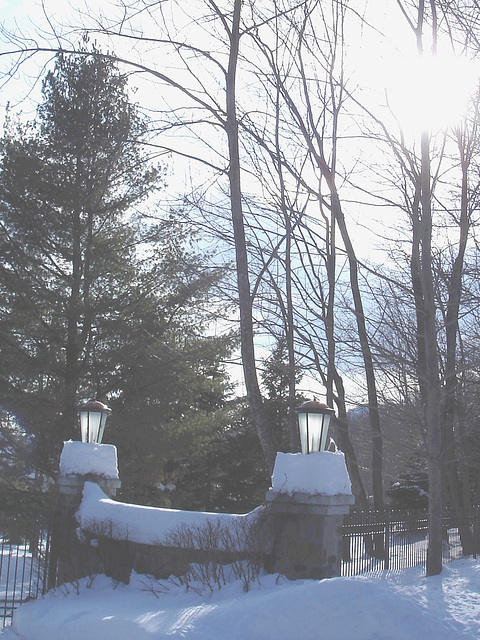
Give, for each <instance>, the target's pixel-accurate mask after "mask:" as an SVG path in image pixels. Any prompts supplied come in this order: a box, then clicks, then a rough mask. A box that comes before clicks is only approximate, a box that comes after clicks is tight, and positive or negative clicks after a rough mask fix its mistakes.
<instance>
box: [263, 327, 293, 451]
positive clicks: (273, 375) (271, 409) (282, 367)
mask: <svg viewBox="0 0 480 640" xmlns="http://www.w3.org/2000/svg"><path fill="white" fill-rule="evenodd" d="M295 377H296V379H295V383H296V385H298V384H299V382H300V380H301V377H302V372H301V370H300V368H299V367H297V368H296V371H295ZM261 378H262V385H263V388H264V389H265V395H266V397H265V400H264V404H265V411H266V412H267V415H268V417H269V419H270V421H271V423H272V424H273V425H274V426H275V431H276V433H277V437H278V442H279V448H280V450H281V451H285V452H288V451H291V449H290V433H289V425H288V411H289V406H288V404H289V403H288V350H287V341H286V338H285V336H280V338H278V339H277V341H276V343H275V345H274V347H273V349H272V352H271V354H270V355H269V356H268V357H267V358H265V360H264V361H263V368H262V371H261ZM301 402H303V398H301V397H300V396H298V397H297V398H296V401H295V405H299V404H301Z"/></svg>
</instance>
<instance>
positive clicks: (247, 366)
mask: <svg viewBox="0 0 480 640" xmlns="http://www.w3.org/2000/svg"><path fill="white" fill-rule="evenodd" d="M241 5H242V2H241V0H235V1H234V7H233V20H232V27H231V30H230V33H229V35H230V52H229V61H228V70H227V77H226V107H227V121H226V132H227V137H228V150H229V159H230V168H229V172H228V178H229V183H230V203H231V215H232V224H233V235H234V243H235V259H236V268H237V285H238V299H239V309H240V335H241V354H242V364H243V373H244V378H245V386H246V390H247V399H248V403H249V407H250V411H251V415H252V420H253V423H254V425H255V428H256V430H257V433H258V436H259V439H260V443H261V446H262V450H263V453H264V456H265V460H266V463H267V467H268V469H269V471H270V473H271V472H272V471H273V466H274V463H275V458H276V454H277V448H278V447H277V439H276V437H275V431H274V428H273V425H272V424H271V423H270V422H269V420H268V418H267V416H266V413H265V411H264V407H263V401H262V396H261V393H260V386H259V383H258V377H257V368H256V362H255V347H254V330H253V309H252V305H253V300H252V296H251V292H250V281H249V271H248V257H247V244H246V238H245V226H244V218H243V210H242V191H241V183H240V151H239V136H238V121H237V114H236V99H235V84H236V72H237V62H238V52H239V45H240V15H241Z"/></svg>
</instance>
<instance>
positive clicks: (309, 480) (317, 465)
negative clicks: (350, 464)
mask: <svg viewBox="0 0 480 640" xmlns="http://www.w3.org/2000/svg"><path fill="white" fill-rule="evenodd" d="M272 490H273V491H275V492H278V493H280V494H288V495H292V494H294V493H306V494H310V495H315V494H321V495H326V496H335V495H338V494H343V495H352V485H351V483H350V477H349V475H348V471H347V467H346V465H345V456H344V455H343V453H341V452H335V453H334V452H331V451H319V452H318V453H310V454H309V455H303V454H301V453H277V458H276V460H275V467H274V469H273V476H272Z"/></svg>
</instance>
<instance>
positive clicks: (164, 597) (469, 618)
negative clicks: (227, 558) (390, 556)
mask: <svg viewBox="0 0 480 640" xmlns="http://www.w3.org/2000/svg"><path fill="white" fill-rule="evenodd" d="M479 637H480V564H479V563H478V561H475V560H467V559H464V560H457V561H455V562H452V563H451V564H448V565H447V566H445V567H444V568H443V571H442V573H441V575H440V576H435V577H430V578H425V577H424V575H423V569H421V568H417V569H409V570H406V571H404V572H402V573H394V572H390V573H382V574H380V575H379V576H376V577H365V576H363V577H353V578H332V579H330V580H323V581H316V580H297V581H295V582H290V581H288V580H286V579H285V578H284V577H282V576H278V575H264V576H261V577H260V579H259V581H258V583H257V582H256V583H254V584H252V585H251V589H250V591H249V592H248V593H246V592H244V591H243V588H242V585H241V584H240V583H239V582H233V583H231V584H228V585H226V586H225V587H223V588H222V589H221V590H219V591H214V592H213V593H207V594H199V593H195V592H194V591H193V590H190V591H186V590H185V589H184V588H183V587H179V586H176V585H175V584H174V583H173V582H172V581H163V582H156V581H153V582H151V581H149V580H148V579H147V578H146V577H145V576H140V575H134V576H132V579H131V581H130V584H129V585H124V584H118V585H115V584H113V583H112V581H111V580H110V579H109V578H106V577H105V576H97V577H96V578H95V579H94V580H93V582H91V580H89V579H85V580H82V581H81V582H80V584H79V585H78V589H77V588H75V587H73V586H69V587H63V588H59V589H57V591H55V592H53V593H49V594H47V596H45V598H43V599H40V600H37V601H34V602H33V601H32V602H29V603H26V604H24V605H22V606H21V607H20V608H19V609H18V610H17V611H16V613H15V614H14V619H13V625H12V627H7V628H6V629H5V630H4V631H3V633H2V632H0V640H19V639H21V640H85V639H86V638H91V639H92V640H133V639H135V640H180V639H181V640H293V639H294V638H300V639H301V640H406V639H408V640H475V639H476V640H478V638H479Z"/></svg>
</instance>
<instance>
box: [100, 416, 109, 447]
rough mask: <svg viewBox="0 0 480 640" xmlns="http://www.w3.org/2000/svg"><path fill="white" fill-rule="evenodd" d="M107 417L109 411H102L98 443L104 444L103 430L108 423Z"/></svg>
mask: <svg viewBox="0 0 480 640" xmlns="http://www.w3.org/2000/svg"><path fill="white" fill-rule="evenodd" d="M107 418H108V414H107V413H101V414H100V431H99V434H98V444H102V440H103V432H104V431H105V425H106V424H107Z"/></svg>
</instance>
